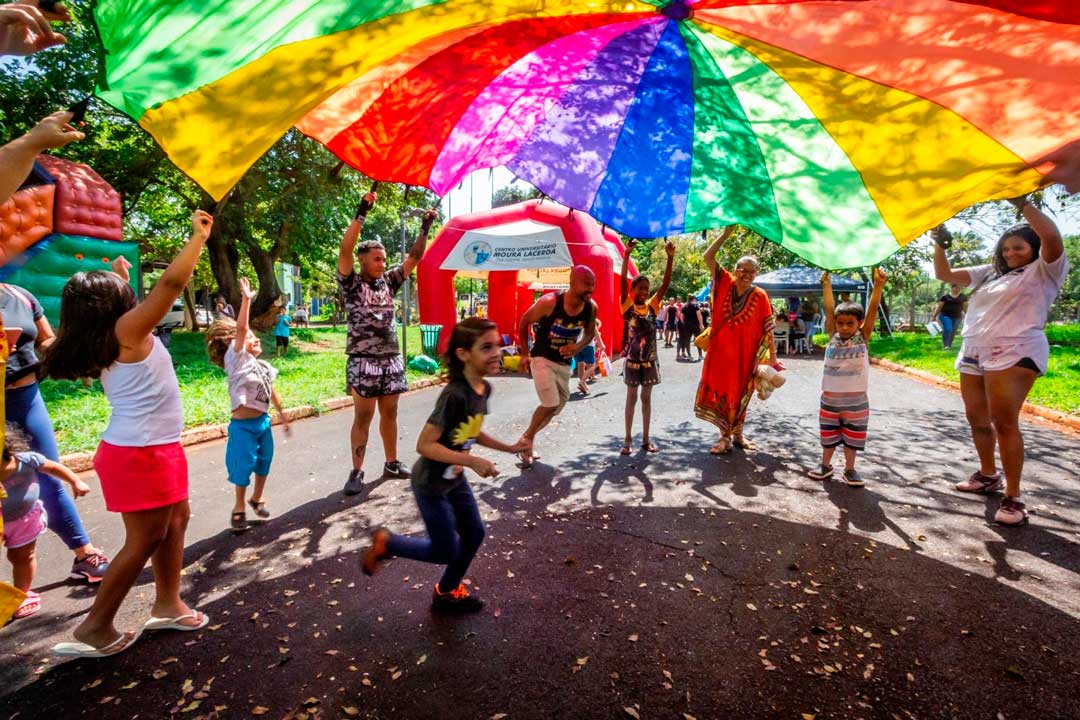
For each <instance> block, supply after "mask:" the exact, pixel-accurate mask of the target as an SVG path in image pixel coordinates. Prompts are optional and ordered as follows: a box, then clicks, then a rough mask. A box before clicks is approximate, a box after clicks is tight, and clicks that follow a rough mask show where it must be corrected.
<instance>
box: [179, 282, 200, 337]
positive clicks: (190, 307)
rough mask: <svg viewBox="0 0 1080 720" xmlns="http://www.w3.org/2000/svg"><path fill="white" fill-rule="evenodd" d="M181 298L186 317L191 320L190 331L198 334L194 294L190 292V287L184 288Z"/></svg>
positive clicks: (197, 316)
mask: <svg viewBox="0 0 1080 720" xmlns="http://www.w3.org/2000/svg"><path fill="white" fill-rule="evenodd" d="M181 297H183V298H184V307H185V308H187V316H188V317H189V318H191V329H192V330H194V331H195V332H198V331H199V314H198V313H197V312H196V311H195V294H194V293H193V292H191V285H185V286H184V292H183V293H182V295H181Z"/></svg>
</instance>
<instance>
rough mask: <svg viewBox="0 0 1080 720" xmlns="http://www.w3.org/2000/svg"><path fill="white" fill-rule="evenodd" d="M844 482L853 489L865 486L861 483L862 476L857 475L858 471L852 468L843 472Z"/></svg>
mask: <svg viewBox="0 0 1080 720" xmlns="http://www.w3.org/2000/svg"><path fill="white" fill-rule="evenodd" d="M844 482H846V483H847V484H848V487H854V488H861V487H863V486H864V485H866V483H865V482H863V479H862V476H861V475H859V471H858V470H855V469H854V468H852V469H851V470H845V471H844Z"/></svg>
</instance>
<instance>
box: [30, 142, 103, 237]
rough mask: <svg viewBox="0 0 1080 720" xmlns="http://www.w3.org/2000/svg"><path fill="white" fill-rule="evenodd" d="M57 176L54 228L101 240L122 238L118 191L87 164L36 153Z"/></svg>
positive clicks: (59, 231) (46, 167)
mask: <svg viewBox="0 0 1080 720" xmlns="http://www.w3.org/2000/svg"><path fill="white" fill-rule="evenodd" d="M38 162H40V163H41V164H42V165H43V166H44V167H45V169H46V170H48V171H49V173H50V174H51V175H52V176H53V177H54V178H56V214H55V222H54V226H55V231H56V232H58V233H63V234H65V235H82V236H84V237H92V238H99V239H101V240H117V241H119V240H122V239H123V225H122V222H121V218H122V217H123V208H122V207H121V204H120V193H118V192H116V190H114V189H113V188H112V186H111V185H109V183H107V182H105V180H104V179H103V178H102V177H101V176H100V175H98V174H97V173H96V172H94V171H93V170H91V169H90V168H89V167H87V166H86V165H83V164H81V163H74V162H71V161H70V160H64V159H62V158H58V157H53V156H51V155H39V156H38Z"/></svg>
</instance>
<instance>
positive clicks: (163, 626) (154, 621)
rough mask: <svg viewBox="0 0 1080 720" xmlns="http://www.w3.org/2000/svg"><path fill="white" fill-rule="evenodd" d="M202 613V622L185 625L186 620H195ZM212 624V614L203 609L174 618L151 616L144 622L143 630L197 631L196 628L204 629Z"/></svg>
mask: <svg viewBox="0 0 1080 720" xmlns="http://www.w3.org/2000/svg"><path fill="white" fill-rule="evenodd" d="M199 615H202V622H200V623H199V624H198V625H185V624H184V623H183V621H184V620H188V619H191V620H194V619H195V618H197V617H199ZM209 624H210V616H209V615H207V614H206V613H204V612H202V611H201V610H196V611H195V612H190V613H187V614H186V615H180V616H179V617H174V618H156V617H151V618H150V619H149V620H147V621H146V622H145V623H143V630H178V631H180V632H195V631H196V630H202V629H203V628H204V627H206V626H207V625H209Z"/></svg>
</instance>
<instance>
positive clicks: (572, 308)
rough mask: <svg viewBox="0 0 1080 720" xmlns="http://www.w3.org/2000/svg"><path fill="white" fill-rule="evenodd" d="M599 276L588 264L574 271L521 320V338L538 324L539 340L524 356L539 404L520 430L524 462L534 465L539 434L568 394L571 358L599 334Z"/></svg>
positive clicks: (537, 333)
mask: <svg viewBox="0 0 1080 720" xmlns="http://www.w3.org/2000/svg"><path fill="white" fill-rule="evenodd" d="M595 287H596V276H595V275H593V272H592V270H590V269H589V268H587V267H585V266H584V265H578V266H576V267H574V269H573V270H571V271H570V289H569V290H567V291H566V292H559V293H551V294H549V295H545V296H544V297H542V298H540V299H539V300H537V301H536V304H535V305H533V306H532V307H531V308H529V310H528V311H527V312H526V313H525V314H524V315H522V316H521V320H520V321H519V322H518V338H519V339H520V338H527V337H529V326H530V325H532V324H533V323H536V324H537V329H536V342H535V344H534V345H533V348H532V351H531V353H530V354H529V355H526V356H524V357H523V358H522V359H521V369H522V370H523V371H524V372H528V371H529V369H530V368H531V369H532V376H533V384H534V385H535V386H536V394H537V396H538V397H539V398H540V406H539V407H538V408H536V410H535V411H534V412H533V416H532V422H530V423H529V427H528V429H527V430H526V431H525V433H524V434H523V435H522V436H521V438H522V440H524V441H525V442H526V443H528V445H529V450H527V451H525V452H522V453H521V455H520V457H521V462H522V464H523V465H524V466H525V467H529V466H530V465H532V463H533V461H534V460H535V459H536V457H537V456H536V455H535V454H534V453H533V451H532V445H533V440H534V438H535V437H536V434H537V433H538V432H540V431H541V430H543V429H544V428H545V427H546V426H547V424H548V423H550V422H551V420H552V418H554V417H555V416H556V415H558V414H559V413H560V412H561V411H562V409H563V407H564V406H565V405H566V401H567V400H568V399H569V398H570V360H571V358H573V357H574V355H577V354H578V352H579V351H581V349H582V348H584V347H586V346H588V344H589V343H590V342H592V340H593V336H595V335H596V303H595V302H593V300H592V294H593V289H594V288H595Z"/></svg>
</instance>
